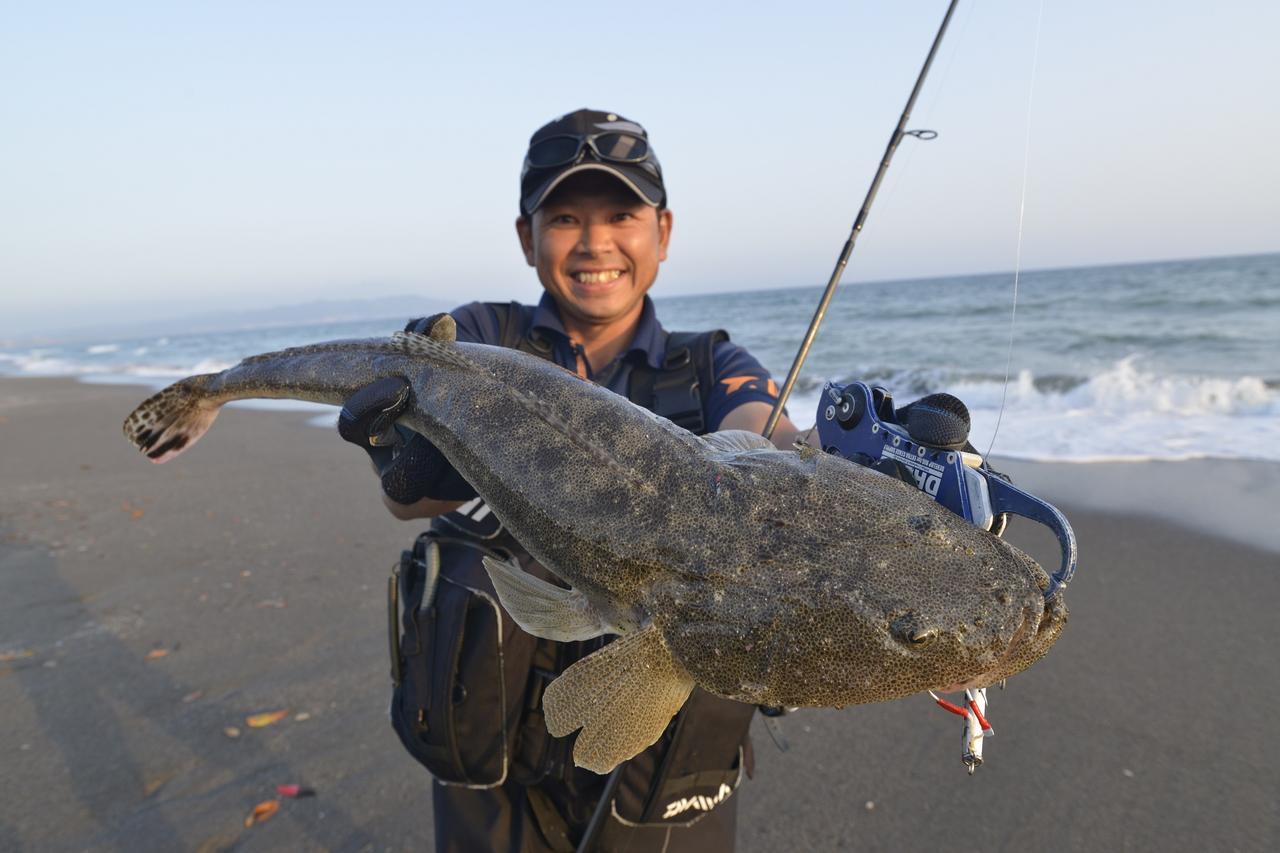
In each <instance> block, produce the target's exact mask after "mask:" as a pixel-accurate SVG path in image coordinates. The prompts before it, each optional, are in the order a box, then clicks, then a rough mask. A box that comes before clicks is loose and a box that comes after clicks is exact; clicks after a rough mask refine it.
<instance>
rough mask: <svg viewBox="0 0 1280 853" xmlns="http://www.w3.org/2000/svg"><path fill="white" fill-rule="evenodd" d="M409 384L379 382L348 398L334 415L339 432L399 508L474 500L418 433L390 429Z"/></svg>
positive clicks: (466, 485)
mask: <svg viewBox="0 0 1280 853" xmlns="http://www.w3.org/2000/svg"><path fill="white" fill-rule="evenodd" d="M410 391H411V388H410V385H409V382H408V381H407V380H405V379H403V378H401V377H398V376H389V377H387V378H385V379H379V380H377V381H376V382H372V383H370V384H368V385H366V386H365V387H363V388H361V389H360V390H359V391H357V392H356V393H354V394H352V395H351V396H350V397H349V398H348V399H347V402H346V405H344V406H343V407H342V412H341V413H339V415H338V434H339V435H341V436H342V437H343V438H344V439H346V440H347V441H349V442H351V443H352V444H355V445H357V446H359V447H363V448H364V450H365V452H367V453H368V454H369V458H370V459H372V460H373V464H374V467H376V468H377V469H378V474H379V475H380V476H381V477H382V491H383V492H384V493H385V494H386V496H387V497H389V498H391V500H393V501H395V502H396V503H400V504H412V503H417V502H418V501H419V500H421V499H422V498H434V499H435V500H458V501H461V500H470V499H471V498H474V497H475V496H476V492H475V489H473V488H471V484H470V483H468V482H467V481H466V480H464V479H462V475H461V474H459V473H458V472H457V471H456V470H455V469H454V467H453V466H452V465H451V464H449V460H448V459H446V458H445V456H444V454H443V453H441V452H440V450H439V448H437V447H436V446H435V445H434V444H432V443H431V442H429V441H427V440H426V439H425V438H423V437H422V436H421V435H419V434H417V433H415V432H411V431H409V430H407V429H404V428H403V427H397V426H395V420H396V418H398V417H399V416H400V413H401V412H403V411H404V410H405V408H406V407H407V406H408V405H409V400H410V396H411V395H410Z"/></svg>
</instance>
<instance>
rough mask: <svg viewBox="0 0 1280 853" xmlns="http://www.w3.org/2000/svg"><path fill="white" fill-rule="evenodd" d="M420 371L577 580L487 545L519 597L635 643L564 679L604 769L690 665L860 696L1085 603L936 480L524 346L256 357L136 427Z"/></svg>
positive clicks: (1041, 634)
mask: <svg viewBox="0 0 1280 853" xmlns="http://www.w3.org/2000/svg"><path fill="white" fill-rule="evenodd" d="M388 376H401V377H404V378H406V379H408V380H409V382H410V384H411V386H412V391H411V393H412V401H411V405H410V406H409V407H408V408H407V409H406V410H405V412H404V413H403V414H402V415H401V416H400V418H399V421H398V422H399V423H401V424H404V425H405V426H407V427H409V428H410V429H413V430H415V431H417V432H420V433H422V434H423V435H424V436H426V437H427V438H428V439H430V440H431V442H432V443H434V444H435V445H436V446H437V447H439V448H440V449H441V451H443V452H444V454H445V456H446V457H448V459H449V461H450V462H452V463H453V465H454V466H455V467H457V469H458V471H459V472H460V473H461V474H462V475H463V476H464V477H465V478H466V479H467V480H468V481H470V482H471V483H472V485H474V486H475V489H476V491H477V492H478V493H479V494H480V495H481V496H482V497H483V498H484V499H485V501H487V502H488V504H489V506H490V507H492V509H493V512H494V513H496V514H497V516H498V518H499V519H501V521H502V522H503V524H504V525H506V527H507V528H508V529H509V530H510V531H511V533H512V534H513V535H514V536H515V537H516V539H517V540H518V541H519V542H520V543H521V544H522V545H523V546H524V547H525V548H527V549H528V550H529V553H531V554H532V555H533V556H534V557H536V558H537V559H538V560H539V561H541V562H542V563H543V565H545V566H546V567H547V568H548V569H550V570H551V571H552V572H554V573H555V574H556V575H558V576H559V577H560V578H562V579H564V580H565V581H566V582H567V583H569V584H570V585H571V587H572V588H571V589H564V588H561V587H559V586H556V585H553V584H550V583H547V582H545V581H542V580H540V579H538V578H535V577H533V576H532V575H529V574H527V573H525V572H524V571H522V570H521V569H520V568H519V567H518V566H516V565H514V564H503V563H498V562H494V561H488V562H487V563H486V568H487V569H488V571H489V574H490V577H491V578H492V579H493V583H494V586H495V588H496V589H497V592H498V595H499V598H500V599H501V601H502V604H503V606H504V607H505V608H506V609H507V611H508V612H509V613H510V614H511V616H512V617H513V618H514V619H515V621H516V622H517V623H518V624H520V625H521V626H522V627H523V628H524V629H525V630H527V631H529V632H530V633H532V634H535V635H538V636H542V637H548V638H550V639H554V640H562V641H568V640H581V639H587V638H590V637H595V636H599V635H601V634H606V633H616V634H620V635H621V637H620V639H618V640H616V641H615V642H613V643H611V644H609V645H607V646H605V647H604V648H603V649H601V650H600V651H597V652H595V653H594V654H592V655H590V656H588V657H587V658H584V659H583V660H581V661H579V662H578V663H576V664H574V665H573V666H571V667H570V668H569V669H568V670H567V671H566V672H564V673H563V674H562V675H561V676H560V677H559V678H557V679H556V680H555V681H554V682H553V683H552V684H551V685H550V686H549V687H548V688H547V690H546V694H545V698H544V706H545V707H544V710H545V712H546V720H547V727H548V729H549V730H550V731H551V733H552V734H553V735H556V736H564V735H567V734H570V733H571V732H573V731H574V730H575V729H579V728H581V729H582V732H581V734H580V735H579V736H578V740H577V744H576V747H575V749H574V759H575V761H576V762H577V763H578V764H579V765H581V766H583V767H587V768H590V769H592V770H595V771H597V772H606V771H608V770H609V769H611V768H612V767H614V766H615V765H616V764H618V763H619V762H620V761H623V760H625V759H627V758H629V757H631V756H632V755H635V754H636V753H638V752H639V751H641V750H642V749H644V748H645V747H647V746H648V745H649V744H651V743H653V742H654V741H655V740H656V739H657V738H658V736H659V735H660V734H661V733H662V731H663V729H664V728H665V727H666V725H667V722H668V721H669V719H670V718H671V716H672V715H673V714H675V713H676V712H677V711H678V710H679V709H680V706H681V705H682V704H683V703H684V701H685V699H686V698H687V697H688V695H689V692H690V691H691V690H692V689H693V687H694V685H695V684H697V685H700V686H701V687H703V688H704V689H706V690H708V691H710V692H711V693H715V694H717V695H720V696H724V697H727V698H729V699H736V700H740V701H742V702H750V703H758V704H767V705H792V706H844V705H852V704H857V703H863V702H881V701H885V700H889V699H897V698H900V697H904V696H908V695H911V694H913V693H918V692H920V691H924V690H929V689H935V690H937V689H955V688H957V687H959V686H985V685H988V684H991V683H993V682H996V681H999V680H1000V679H1002V678H1005V677H1007V676H1010V675H1013V674H1015V673H1017V672H1020V671H1022V670H1023V669H1025V668H1026V667H1028V666H1030V665H1031V664H1032V663H1033V662H1035V661H1036V660H1037V659H1038V658H1040V657H1041V656H1042V655H1043V654H1045V652H1047V651H1048V650H1049V647H1050V646H1052V645H1053V643H1054V641H1055V640H1056V639H1057V638H1058V634H1059V632H1060V631H1061V629H1062V626H1063V625H1064V624H1065V621H1066V613H1067V611H1066V607H1065V605H1064V604H1063V603H1062V595H1061V594H1058V595H1055V596H1054V597H1053V599H1051V600H1050V601H1048V602H1046V600H1045V598H1044V595H1043V590H1044V588H1045V587H1046V585H1047V583H1048V576H1047V575H1046V574H1045V572H1044V571H1043V570H1042V569H1041V568H1040V567H1039V566H1038V565H1037V564H1036V563H1035V561H1033V560H1032V559H1031V558H1029V557H1028V556H1026V555H1025V554H1023V553H1022V552H1021V551H1018V550H1017V549H1016V548H1013V547H1011V546H1010V545H1008V544H1006V543H1005V542H1003V541H1001V540H1000V539H997V538H996V537H994V536H991V535H990V534H988V533H986V532H984V531H982V530H979V529H978V528H976V527H974V526H973V525H971V524H969V523H967V522H965V521H964V520H963V519H961V518H959V517H958V516H956V515H953V514H952V513H950V512H948V511H947V510H946V509H944V508H942V507H941V506H939V505H938V504H937V503H935V502H934V501H932V500H930V499H929V498H928V497H926V496H924V495H923V494H922V493H920V492H919V491H917V490H916V489H913V488H911V487H910V486H907V485H905V484H903V483H900V482H898V481H896V480H894V479H892V478H889V477H886V476H883V475H881V474H879V473H876V472H874V471H871V470H869V469H867V468H864V467H861V466H858V465H855V464H853V463H850V462H848V461H845V460H843V459H840V458H838V457H835V456H831V455H827V454H822V453H816V452H806V453H798V452H794V451H780V450H775V449H774V448H773V447H772V446H771V445H770V444H769V443H768V442H767V441H765V440H764V439H763V438H761V437H760V436H755V435H752V434H750V433H742V432H726V433H718V434H713V435H709V436H706V437H705V438H699V437H697V436H695V435H693V434H692V433H689V432H686V431H685V430H682V429H680V428H679V427H676V426H675V425H673V424H672V423H670V422H669V421H667V420H664V419H663V418H660V417H657V416H655V415H653V414H651V413H649V412H647V411H645V410H644V409H641V408H639V407H637V406H634V405H632V404H631V403H630V402H628V401H627V400H626V399H624V398H622V397H620V396H618V395H617V394H614V393H612V392H610V391H607V390H605V389H603V388H600V387H598V386H596V385H593V384H591V383H590V382H586V381H583V380H581V379H579V378H578V377H576V376H574V375H573V374H571V373H569V372H567V371H565V370H562V369H561V368H559V367H556V366H555V365H553V364H550V363H548V362H545V361H542V360H540V359H536V358H532V357H530V356H527V355H524V354H522V353H520V352H517V351H514V350H509V349H500V348H497V347H490V346H482V345H478V344H467V343H458V342H456V341H455V340H454V331H453V325H452V322H451V321H449V320H447V319H446V320H445V321H443V322H439V323H437V324H436V325H435V327H434V328H433V330H432V335H431V337H424V336H421V335H414V334H400V335H396V336H395V337H393V338H390V339H375V340H363V341H338V342H333V343H325V344H317V345H315V346H307V347H299V348H297V349H290V350H285V351H283V352H279V353H272V354H268V355H260V356H254V357H252V358H248V359H245V360H244V361H243V362H241V363H240V364H239V365H237V366H236V367H233V368H231V369H229V370H226V371H223V372H222V373H217V374H209V375H203V376H193V377H190V378H188V379H184V380H182V381H181V382H178V383H175V384H174V385H171V386H170V387H168V388H166V389H165V390H163V391H161V392H160V393H158V394H156V395H155V396H153V397H151V398H150V399H148V400H147V401H146V402H144V403H143V404H142V405H141V406H139V407H138V408H137V410H135V411H134V412H133V414H131V415H130V416H129V418H128V420H126V421H125V427H124V428H125V434H126V435H127V436H128V437H129V439H130V440H131V441H133V442H134V443H135V444H136V445H137V446H138V447H139V448H140V449H141V450H142V451H143V452H144V453H146V454H147V456H149V457H150V458H151V459H153V460H155V461H156V462H164V461H166V460H168V459H170V458H172V457H174V456H176V455H177V454H178V453H180V452H182V451H183V450H184V449H185V448H187V447H189V446H190V445H191V444H192V443H193V442H195V441H196V439H198V438H199V437H200V436H201V435H202V434H203V433H204V432H205V431H206V430H207V429H208V428H209V425H210V424H211V423H212V422H213V419H214V417H215V416H216V415H217V412H218V408H219V407H220V406H221V405H222V404H224V403H226V402H229V401H231V400H237V399H243V398H249V397H276V398H279V397H287V398H293V399H300V400H312V401H317V402H323V403H333V404H341V403H342V402H343V401H344V400H345V399H346V398H347V397H349V396H350V395H351V394H352V393H354V392H355V391H356V390H357V389H359V388H361V387H363V386H364V385H366V384H368V383H370V382H372V381H374V380H376V379H380V378H383V377H388Z"/></svg>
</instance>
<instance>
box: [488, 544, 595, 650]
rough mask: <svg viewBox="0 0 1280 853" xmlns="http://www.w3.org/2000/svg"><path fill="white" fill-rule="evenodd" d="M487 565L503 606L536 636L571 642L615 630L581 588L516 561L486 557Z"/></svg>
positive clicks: (519, 623) (522, 626)
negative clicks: (560, 583) (531, 570)
mask: <svg viewBox="0 0 1280 853" xmlns="http://www.w3.org/2000/svg"><path fill="white" fill-rule="evenodd" d="M484 567H485V570H486V571H488V572H489V579H490V580H492V581H493V588H494V589H495V590H497V591H498V600H499V601H501V602H502V606H503V608H504V609H506V611H507V613H509V614H511V618H512V619H514V620H515V622H516V624H517V625H519V626H520V627H521V628H523V629H524V630H526V631H528V632H529V633H530V634H533V635H534V636H535V637H545V638H546V639H548V640H556V641H558V642H561V643H568V642H573V641H575V640H590V639H591V638H593V637H599V636H600V635H601V634H608V633H615V632H613V631H612V629H611V627H610V626H609V625H606V624H605V623H604V620H602V619H601V618H600V615H599V614H598V613H596V611H595V610H594V609H593V608H592V607H591V604H590V602H588V601H587V597H586V596H585V595H583V594H582V593H580V592H578V591H577V590H574V589H564V588H562V587H558V586H556V585H555V584H553V583H547V582H546V581H544V580H542V579H541V578H536V577H534V576H533V575H531V574H529V573H528V572H526V571H525V570H524V569H522V568H521V567H520V564H519V563H517V562H515V561H514V560H509V561H507V562H505V563H504V562H501V561H499V560H495V559H493V558H491V557H485V558H484Z"/></svg>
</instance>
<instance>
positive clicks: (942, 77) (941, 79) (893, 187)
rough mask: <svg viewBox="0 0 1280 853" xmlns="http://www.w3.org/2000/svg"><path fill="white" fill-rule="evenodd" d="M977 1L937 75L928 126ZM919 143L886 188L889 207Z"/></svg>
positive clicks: (927, 109) (926, 116)
mask: <svg viewBox="0 0 1280 853" xmlns="http://www.w3.org/2000/svg"><path fill="white" fill-rule="evenodd" d="M977 5H978V4H977V3H976V2H974V3H970V4H968V7H967V8H966V9H965V10H964V20H963V21H961V22H960V31H959V33H958V34H957V35H956V36H955V38H954V39H953V40H952V41H953V42H954V44H953V45H952V48H951V53H950V54H949V55H948V56H947V60H946V64H945V65H944V66H943V67H942V71H941V73H939V74H938V76H937V77H936V79H937V81H938V85H937V86H936V87H935V88H934V91H933V97H932V98H930V99H929V106H927V107H925V109H924V111H923V113H922V114H921V117H920V122H919V123H920V124H922V125H924V126H926V127H928V126H929V125H930V124H932V123H933V121H932V119H933V114H934V111H935V109H936V108H937V106H938V101H939V100H941V98H942V92H943V90H944V89H946V88H947V81H948V80H949V79H951V67H952V66H953V65H955V64H956V57H957V56H959V55H960V53H961V46H962V45H963V44H964V36H965V33H967V32H968V31H969V22H970V21H971V20H973V10H974V8H976V7H977ZM919 148H920V146H919V145H912V146H911V147H910V148H909V149H907V156H906V159H904V160H903V161H902V168H901V169H900V170H899V172H898V174H896V175H894V176H893V178H892V179H891V180H890V181H889V185H888V186H887V187H885V189H884V195H885V198H886V199H887V200H888V201H887V202H886V204H885V206H886V207H887V208H889V209H890V210H893V209H894V208H893V204H894V199H896V198H897V194H896V192H897V189H898V185H899V184H901V183H902V182H903V180H904V179H905V178H906V176H907V175H908V174H910V173H911V163H912V161H914V160H915V157H916V151H917V150H918V149H919Z"/></svg>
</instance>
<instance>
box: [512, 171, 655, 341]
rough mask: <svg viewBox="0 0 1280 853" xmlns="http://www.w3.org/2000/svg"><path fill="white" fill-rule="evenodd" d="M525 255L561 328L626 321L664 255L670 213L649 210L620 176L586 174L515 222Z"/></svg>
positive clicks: (569, 181) (637, 313)
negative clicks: (553, 304) (549, 298)
mask: <svg viewBox="0 0 1280 853" xmlns="http://www.w3.org/2000/svg"><path fill="white" fill-rule="evenodd" d="M516 230H517V232H519V235H520V245H521V246H522V247H523V249H524V256H525V260H527V261H528V262H529V265H530V266H532V267H534V268H536V269H537V271H538V279H539V280H540V281H541V282H542V286H543V287H545V288H546V289H547V291H548V292H549V293H550V294H551V295H552V297H554V298H555V300H556V303H557V304H558V305H559V306H560V313H561V319H562V320H564V321H565V324H566V326H567V327H568V326H571V325H575V324H577V323H581V324H586V325H592V326H609V325H613V324H615V323H616V324H625V323H630V322H632V321H633V320H635V319H636V318H638V317H639V316H640V312H641V311H642V310H643V303H644V295H645V293H646V292H647V291H648V290H649V288H650V287H652V286H653V282H654V279H656V278H657V276H658V265H659V264H660V263H662V262H663V261H665V260H666V259H667V242H668V241H669V240H670V239H671V211H669V210H662V211H659V210H658V209H657V208H654V207H651V206H649V205H647V204H645V203H644V202H642V201H641V200H640V199H639V198H638V197H637V196H636V194H635V193H633V192H632V191H631V190H630V189H628V188H627V187H626V185H624V184H623V183H622V182H621V181H619V180H618V179H617V178H614V177H612V176H610V175H608V174H605V173H603V172H596V171H589V172H582V173H579V174H577V175H573V176H572V177H570V178H569V179H567V180H566V181H565V182H564V183H563V184H561V185H560V186H559V187H557V188H556V190H555V192H553V193H552V194H551V195H550V196H549V197H548V198H547V200H546V201H544V202H543V203H542V206H541V207H539V208H538V209H537V210H536V211H535V212H534V214H533V218H532V219H525V218H521V219H519V220H517V221H516Z"/></svg>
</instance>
